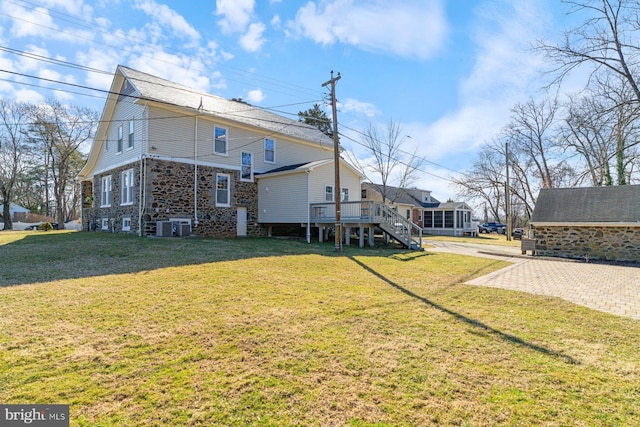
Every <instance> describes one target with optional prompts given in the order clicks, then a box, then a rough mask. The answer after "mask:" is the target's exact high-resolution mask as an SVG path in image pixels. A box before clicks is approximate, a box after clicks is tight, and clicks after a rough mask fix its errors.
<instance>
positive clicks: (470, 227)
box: [422, 202, 478, 236]
mask: <svg viewBox="0 0 640 427" xmlns="http://www.w3.org/2000/svg"><path fill="white" fill-rule="evenodd" d="M472 213H473V209H471V206H469V205H468V204H466V203H465V202H445V203H440V202H434V203H425V204H424V210H423V215H422V216H423V218H424V219H423V230H424V231H425V233H427V234H435V235H441V236H462V235H465V234H470V235H473V236H475V235H477V233H478V223H477V222H475V221H473V220H472V219H471V218H472Z"/></svg>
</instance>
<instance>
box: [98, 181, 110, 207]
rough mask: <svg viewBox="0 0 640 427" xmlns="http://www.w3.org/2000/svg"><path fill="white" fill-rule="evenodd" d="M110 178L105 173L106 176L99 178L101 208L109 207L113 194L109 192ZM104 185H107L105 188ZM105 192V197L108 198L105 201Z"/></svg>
mask: <svg viewBox="0 0 640 427" xmlns="http://www.w3.org/2000/svg"><path fill="white" fill-rule="evenodd" d="M111 179H112V178H111V175H107V176H103V177H102V178H101V180H100V185H101V188H100V190H101V193H100V207H101V208H108V207H111V202H112V200H111V199H113V194H112V192H111V191H112V189H113V187H112V183H111ZM107 183H108V185H105V184H107ZM105 187H107V188H105ZM105 194H106V195H107V197H106V199H108V200H106V201H105ZM105 202H106V203H105Z"/></svg>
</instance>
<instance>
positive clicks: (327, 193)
mask: <svg viewBox="0 0 640 427" xmlns="http://www.w3.org/2000/svg"><path fill="white" fill-rule="evenodd" d="M324 201H325V202H333V201H334V199H333V185H325V186H324Z"/></svg>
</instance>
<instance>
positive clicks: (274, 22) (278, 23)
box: [270, 15, 282, 29]
mask: <svg viewBox="0 0 640 427" xmlns="http://www.w3.org/2000/svg"><path fill="white" fill-rule="evenodd" d="M270 23H271V26H272V27H273V28H275V29H279V28H280V27H281V25H282V21H280V16H279V15H274V16H273V18H271V22H270Z"/></svg>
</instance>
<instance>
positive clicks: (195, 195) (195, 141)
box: [193, 104, 202, 227]
mask: <svg viewBox="0 0 640 427" xmlns="http://www.w3.org/2000/svg"><path fill="white" fill-rule="evenodd" d="M201 105H202V104H201ZM194 134H195V135H194V138H193V164H194V172H193V217H194V219H193V226H194V227H197V226H198V115H197V114H196V129H195V132H194Z"/></svg>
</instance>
